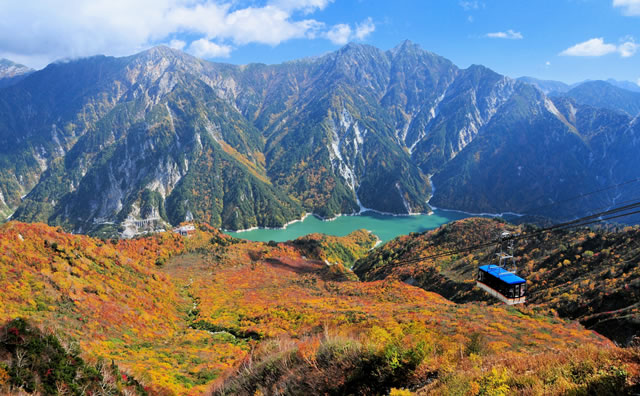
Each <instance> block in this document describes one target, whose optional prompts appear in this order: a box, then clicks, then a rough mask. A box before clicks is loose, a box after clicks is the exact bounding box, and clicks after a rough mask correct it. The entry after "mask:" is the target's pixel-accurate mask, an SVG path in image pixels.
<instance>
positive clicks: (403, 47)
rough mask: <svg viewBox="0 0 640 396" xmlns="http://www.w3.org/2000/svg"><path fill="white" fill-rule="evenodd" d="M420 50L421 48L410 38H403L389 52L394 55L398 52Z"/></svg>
mask: <svg viewBox="0 0 640 396" xmlns="http://www.w3.org/2000/svg"><path fill="white" fill-rule="evenodd" d="M417 51H422V48H421V47H420V46H419V45H418V44H416V43H414V42H413V41H411V40H404V41H403V42H401V43H400V44H398V45H396V46H395V47H393V48H392V49H391V51H390V52H391V54H392V55H393V56H395V55H396V54H398V53H407V52H417Z"/></svg>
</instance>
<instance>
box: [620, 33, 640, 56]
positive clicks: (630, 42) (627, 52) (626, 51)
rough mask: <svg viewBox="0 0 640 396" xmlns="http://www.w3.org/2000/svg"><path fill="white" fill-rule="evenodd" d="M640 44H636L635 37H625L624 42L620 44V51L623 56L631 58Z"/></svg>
mask: <svg viewBox="0 0 640 396" xmlns="http://www.w3.org/2000/svg"><path fill="white" fill-rule="evenodd" d="M639 47H640V45H638V44H636V42H635V40H634V39H633V37H626V38H624V39H623V42H622V44H620V45H618V52H619V53H620V56H621V57H623V58H629V57H631V56H633V55H635V53H636V51H637V50H638V48H639Z"/></svg>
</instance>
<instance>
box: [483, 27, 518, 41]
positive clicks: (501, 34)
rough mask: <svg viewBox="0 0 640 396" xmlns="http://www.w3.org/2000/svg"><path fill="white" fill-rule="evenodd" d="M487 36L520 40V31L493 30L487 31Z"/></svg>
mask: <svg viewBox="0 0 640 396" xmlns="http://www.w3.org/2000/svg"><path fill="white" fill-rule="evenodd" d="M487 37H489V38H501V39H509V40H522V39H523V37H522V33H520V32H516V31H513V30H511V29H509V30H507V31H506V32H494V33H487Z"/></svg>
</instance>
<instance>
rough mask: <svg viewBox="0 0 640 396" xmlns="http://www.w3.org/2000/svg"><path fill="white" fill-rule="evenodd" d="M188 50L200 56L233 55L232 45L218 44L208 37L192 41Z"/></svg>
mask: <svg viewBox="0 0 640 396" xmlns="http://www.w3.org/2000/svg"><path fill="white" fill-rule="evenodd" d="M187 51H188V52H189V53H191V54H193V55H195V56H197V57H198V58H228V57H229V56H231V47H230V46H228V45H220V44H216V43H214V42H211V41H209V40H207V39H199V40H196V41H194V42H192V43H191V45H189V48H188V50H187Z"/></svg>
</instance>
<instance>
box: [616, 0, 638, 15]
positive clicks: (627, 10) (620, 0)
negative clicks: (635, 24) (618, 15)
mask: <svg viewBox="0 0 640 396" xmlns="http://www.w3.org/2000/svg"><path fill="white" fill-rule="evenodd" d="M613 6H614V7H621V8H622V13H623V14H624V15H628V16H640V0H613Z"/></svg>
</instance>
